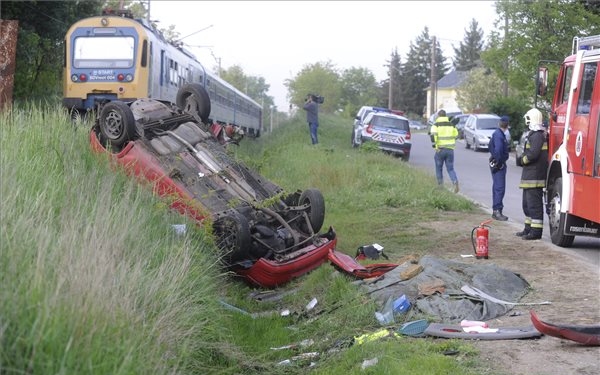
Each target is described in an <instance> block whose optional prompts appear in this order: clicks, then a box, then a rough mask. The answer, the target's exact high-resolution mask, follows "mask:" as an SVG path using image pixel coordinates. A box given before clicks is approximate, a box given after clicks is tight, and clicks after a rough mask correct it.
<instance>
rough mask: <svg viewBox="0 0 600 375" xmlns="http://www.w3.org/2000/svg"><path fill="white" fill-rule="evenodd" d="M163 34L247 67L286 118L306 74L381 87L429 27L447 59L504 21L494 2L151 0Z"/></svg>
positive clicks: (205, 60)
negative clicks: (392, 63) (330, 73)
mask: <svg viewBox="0 0 600 375" xmlns="http://www.w3.org/2000/svg"><path fill="white" fill-rule="evenodd" d="M150 17H151V19H152V20H156V21H159V23H158V27H159V28H161V29H163V28H164V29H167V28H168V27H169V26H170V25H174V26H175V31H177V32H179V34H180V36H181V37H182V38H183V40H182V42H184V45H185V47H186V48H187V49H188V50H190V51H191V52H192V53H193V54H195V55H196V57H197V58H198V60H199V61H200V62H201V63H202V64H203V65H205V66H206V67H207V68H209V69H211V70H213V68H214V67H216V66H218V65H219V61H220V64H221V68H223V69H227V68H229V67H231V66H233V65H238V66H240V67H241V68H242V69H243V71H244V73H245V74H246V76H255V77H263V78H264V79H265V81H266V83H267V84H269V85H270V89H269V92H268V95H270V96H272V97H273V98H274V102H275V105H276V106H277V109H278V110H279V111H286V110H287V108H288V106H289V102H288V99H287V88H286V87H285V86H284V82H285V80H286V79H294V78H295V77H296V75H297V74H298V73H299V72H300V71H301V70H302V68H303V67H305V66H307V65H310V64H314V63H317V62H331V64H333V65H334V66H335V68H336V69H338V70H340V71H342V70H344V69H349V68H352V67H354V68H366V69H369V70H370V71H371V72H373V74H374V75H375V78H376V80H377V81H378V82H379V81H382V80H384V79H386V78H387V68H386V67H385V65H386V64H387V63H388V61H389V60H390V56H391V53H392V52H393V51H394V50H395V49H397V51H398V54H399V55H400V58H401V61H402V62H403V61H405V60H406V55H407V53H408V51H409V46H410V44H411V42H414V41H415V39H416V38H417V37H418V36H419V35H421V33H422V32H423V30H424V28H425V27H428V28H429V35H430V36H435V37H436V38H437V39H438V41H439V42H440V46H441V48H442V50H443V51H444V56H445V57H446V58H447V60H446V61H447V63H448V64H451V62H452V60H451V59H450V58H451V57H452V56H454V51H453V47H458V46H459V43H460V42H461V41H463V40H464V36H465V33H466V31H467V30H468V29H469V26H470V23H471V20H472V19H475V20H476V21H477V23H478V24H479V27H480V28H481V29H482V30H483V32H484V39H485V38H487V36H488V35H489V33H490V31H491V30H492V29H493V28H494V21H495V19H496V18H497V15H496V12H495V7H494V1H488V0H473V1H166V0H150Z"/></svg>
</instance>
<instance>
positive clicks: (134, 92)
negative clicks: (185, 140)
mask: <svg viewBox="0 0 600 375" xmlns="http://www.w3.org/2000/svg"><path fill="white" fill-rule="evenodd" d="M192 83H193V84H199V85H201V86H202V87H203V88H204V89H205V91H206V92H207V93H208V97H209V98H210V114H209V116H208V119H207V120H208V121H209V122H212V123H219V124H224V125H227V124H231V125H236V126H239V127H241V128H242V129H243V130H244V131H245V133H246V134H247V135H249V136H253V137H258V136H260V133H261V129H262V107H261V105H260V104H258V103H257V102H255V101H254V100H252V99H251V98H250V97H248V96H247V95H246V94H244V93H242V92H241V91H239V90H237V89H236V88H235V87H233V86H232V85H231V84H229V83H227V82H226V81H224V80H223V79H221V78H219V77H218V76H217V75H215V74H213V73H211V72H210V71H209V70H207V69H205V67H204V66H203V65H202V64H201V63H200V62H199V61H198V60H196V58H195V57H194V56H193V55H192V54H191V53H190V52H188V51H186V50H184V49H183V48H181V47H179V46H175V45H173V44H172V43H169V42H168V41H167V40H166V39H165V38H164V37H163V35H162V34H161V33H160V32H159V31H157V30H156V29H155V28H153V27H152V26H151V25H149V24H148V23H147V22H146V21H145V20H140V19H133V17H132V16H131V13H130V12H128V11H116V12H103V15H102V16H98V17H90V18H86V19H82V20H80V21H78V22H76V23H75V24H73V25H72V26H71V27H70V28H69V30H68V32H67V34H66V36H65V62H64V78H63V93H64V97H63V105H64V106H65V107H66V108H68V109H70V110H78V111H89V110H94V109H97V108H98V106H101V105H102V104H103V103H107V102H110V101H114V100H120V101H125V102H127V101H133V100H136V99H140V98H153V99H158V100H164V101H169V102H172V103H176V102H177V92H178V91H179V89H180V88H182V87H183V86H184V85H187V84H192Z"/></svg>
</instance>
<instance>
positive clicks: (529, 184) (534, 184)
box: [519, 180, 546, 189]
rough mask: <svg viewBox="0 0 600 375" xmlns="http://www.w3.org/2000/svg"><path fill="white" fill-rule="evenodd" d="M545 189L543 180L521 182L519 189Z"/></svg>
mask: <svg viewBox="0 0 600 375" xmlns="http://www.w3.org/2000/svg"><path fill="white" fill-rule="evenodd" d="M543 187H546V181H545V180H521V182H520V183H519V188H521V189H535V188H543Z"/></svg>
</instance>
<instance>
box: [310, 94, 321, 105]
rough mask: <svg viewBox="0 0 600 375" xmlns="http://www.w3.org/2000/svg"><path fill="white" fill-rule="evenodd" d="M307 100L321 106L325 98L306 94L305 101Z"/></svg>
mask: <svg viewBox="0 0 600 375" xmlns="http://www.w3.org/2000/svg"><path fill="white" fill-rule="evenodd" d="M308 99H312V101H313V102H315V103H318V104H323V102H325V98H324V97H322V96H320V95H314V94H308V95H307V96H306V100H307V101H308Z"/></svg>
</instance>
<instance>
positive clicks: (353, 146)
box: [352, 130, 359, 148]
mask: <svg viewBox="0 0 600 375" xmlns="http://www.w3.org/2000/svg"><path fill="white" fill-rule="evenodd" d="M358 146H359V145H358V143H356V132H355V131H354V130H352V148H357V147H358Z"/></svg>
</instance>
